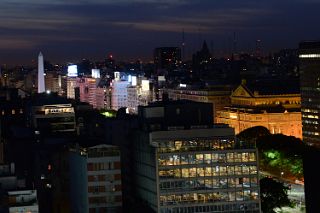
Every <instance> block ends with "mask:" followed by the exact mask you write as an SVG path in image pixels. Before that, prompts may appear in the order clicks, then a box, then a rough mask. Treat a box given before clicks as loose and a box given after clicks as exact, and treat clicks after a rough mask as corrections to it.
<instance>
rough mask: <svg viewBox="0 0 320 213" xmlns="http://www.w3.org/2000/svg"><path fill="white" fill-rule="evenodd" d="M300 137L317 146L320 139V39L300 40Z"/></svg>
mask: <svg viewBox="0 0 320 213" xmlns="http://www.w3.org/2000/svg"><path fill="white" fill-rule="evenodd" d="M299 52H300V53H299V59H300V89H301V100H302V104H301V114H302V134H303V135H302V138H303V141H304V142H306V143H308V144H309V145H316V146H319V145H320V144H319V139H320V124H319V122H320V121H319V117H320V99H319V97H320V74H319V73H320V72H319V71H320V57H319V55H320V54H319V53H320V41H314V42H311V41H310V42H302V43H300V47H299Z"/></svg>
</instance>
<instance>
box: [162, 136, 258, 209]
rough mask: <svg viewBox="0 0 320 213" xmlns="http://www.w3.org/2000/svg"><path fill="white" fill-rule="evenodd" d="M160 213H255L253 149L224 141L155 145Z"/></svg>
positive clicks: (255, 187)
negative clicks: (237, 147)
mask: <svg viewBox="0 0 320 213" xmlns="http://www.w3.org/2000/svg"><path fill="white" fill-rule="evenodd" d="M158 145H159V146H158V148H157V160H158V162H157V163H158V167H157V168H158V178H159V182H158V184H159V205H160V208H159V209H160V212H163V213H167V212H168V213H169V212H172V213H173V212H243V210H246V212H259V209H260V208H259V188H258V187H259V186H258V168H257V157H256V151H255V150H254V149H237V150H235V149H233V147H234V141H233V140H232V139H227V138H214V139H212V138H211V139H192V140H168V141H161V142H158Z"/></svg>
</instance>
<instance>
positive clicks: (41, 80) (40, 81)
mask: <svg viewBox="0 0 320 213" xmlns="http://www.w3.org/2000/svg"><path fill="white" fill-rule="evenodd" d="M45 90H46V89H45V86H44V65H43V55H42V53H41V52H40V53H39V56H38V93H43V92H45Z"/></svg>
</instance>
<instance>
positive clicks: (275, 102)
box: [217, 82, 302, 138]
mask: <svg viewBox="0 0 320 213" xmlns="http://www.w3.org/2000/svg"><path fill="white" fill-rule="evenodd" d="M273 85H274V86H273V87H272V88H271V87H269V85H264V84H263V83H259V87H258V86H257V85H255V86H252V85H248V84H245V82H243V83H242V84H241V85H240V86H239V87H237V88H236V89H235V90H234V91H233V92H232V94H231V106H228V107H225V108H224V109H223V110H220V111H218V112H217V123H224V124H228V125H229V126H230V127H232V128H234V129H235V133H236V134H238V133H240V132H241V131H243V130H245V129H247V128H251V127H255V126H264V127H266V128H267V129H269V131H270V132H271V133H272V134H278V133H281V134H284V135H288V136H294V137H297V138H302V127H301V112H300V104H301V98H300V94H299V91H298V90H299V89H296V88H299V86H297V85H296V86H294V88H293V89H291V85H289V82H287V84H286V85H280V84H276V83H273Z"/></svg>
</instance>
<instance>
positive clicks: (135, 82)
mask: <svg viewBox="0 0 320 213" xmlns="http://www.w3.org/2000/svg"><path fill="white" fill-rule="evenodd" d="M131 85H132V86H137V76H132V78H131Z"/></svg>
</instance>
